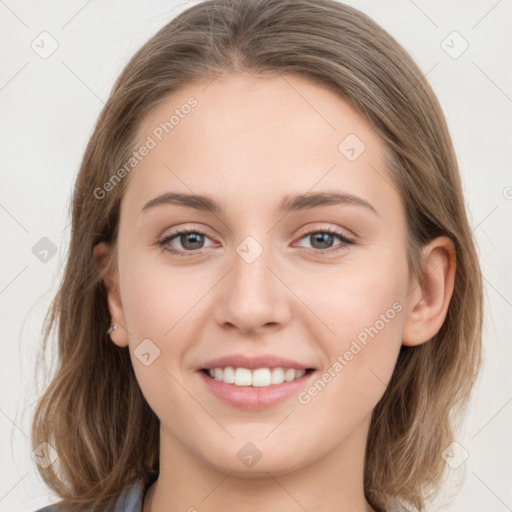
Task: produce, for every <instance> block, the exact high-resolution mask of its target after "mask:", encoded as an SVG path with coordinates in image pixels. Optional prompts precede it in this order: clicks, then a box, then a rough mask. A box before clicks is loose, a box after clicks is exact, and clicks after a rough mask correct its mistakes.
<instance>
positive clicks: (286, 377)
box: [208, 366, 306, 387]
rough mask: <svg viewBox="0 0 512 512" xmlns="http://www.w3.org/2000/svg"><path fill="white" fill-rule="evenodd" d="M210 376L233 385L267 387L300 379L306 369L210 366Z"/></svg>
mask: <svg viewBox="0 0 512 512" xmlns="http://www.w3.org/2000/svg"><path fill="white" fill-rule="evenodd" d="M208 373H209V375H210V377H212V378H213V379H215V380H218V381H222V382H225V383H226V384H234V385H235V386H255V387H267V386H271V385H273V384H282V383H283V382H291V381H292V380H296V379H300V377H302V376H303V375H304V374H305V373H306V370H295V369H293V368H287V369H286V370H285V369H283V368H258V369H257V370H249V369H247V368H233V367H232V366H227V367H226V368H212V369H210V370H208Z"/></svg>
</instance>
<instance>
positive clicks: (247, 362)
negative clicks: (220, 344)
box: [200, 354, 312, 370]
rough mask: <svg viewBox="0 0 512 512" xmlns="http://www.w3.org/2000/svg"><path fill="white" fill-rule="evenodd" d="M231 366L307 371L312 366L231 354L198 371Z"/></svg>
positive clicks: (289, 360)
mask: <svg viewBox="0 0 512 512" xmlns="http://www.w3.org/2000/svg"><path fill="white" fill-rule="evenodd" d="M227 366H232V367H233V368H247V369H253V370H254V369H257V368H295V369H296V370H307V369H309V368H312V366H308V365H304V364H301V363H299V362H297V361H294V360H293V359H288V358H286V357H280V356H277V355H273V354H261V355H256V356H248V355H246V354H232V355H228V356H223V357H218V358H216V359H211V360H209V361H206V362H205V363H203V364H202V366H201V367H200V370H210V369H212V368H225V367H227Z"/></svg>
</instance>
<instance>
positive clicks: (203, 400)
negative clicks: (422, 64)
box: [109, 74, 411, 475]
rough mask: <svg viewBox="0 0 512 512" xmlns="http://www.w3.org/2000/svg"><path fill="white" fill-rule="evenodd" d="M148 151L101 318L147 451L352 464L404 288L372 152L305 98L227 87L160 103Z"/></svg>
mask: <svg viewBox="0 0 512 512" xmlns="http://www.w3.org/2000/svg"><path fill="white" fill-rule="evenodd" d="M191 97H193V98H194V100H189V98H191ZM186 105H189V107H186ZM176 110H177V112H176ZM173 114H175V115H174V118H173V119H172V120H171V121H170V123H171V124H169V119H170V116H172V115H173ZM166 122H167V123H168V124H167V125H165V123H166ZM148 137H149V138H148ZM144 144H146V146H147V148H149V149H148V150H147V151H144V150H143V151H141V152H140V154H142V153H145V155H144V156H141V159H140V162H138V163H137V165H136V166H135V167H134V168H133V170H132V171H131V172H130V174H129V176H128V177H127V178H125V179H127V180H128V182H127V184H126V185H127V188H126V191H125V194H124V196H123V200H122V203H121V217H120V227H119V237H118V266H117V270H118V272H117V275H116V279H117V283H118V292H119V293H118V296H116V294H115V293H110V294H109V306H110V309H111V313H112V316H113V318H114V321H115V322H117V323H119V324H120V325H121V326H122V329H121V330H120V331H119V332H120V334H119V335H118V337H117V338H116V339H115V342H116V343H117V344H119V345H126V344H128V345H129V347H130V353H131V356H132V362H133V366H134V369H135V373H136V376H137V379H138V381H139V383H140V387H141V389H142V392H143V394H144V396H145V397H146V399H147V401H148V403H149V405H150V406H151V408H152V409H153V411H154V412H155V413H156V415H157V416H158V418H159V419H160V421H161V428H162V431H161V435H162V440H161V442H162V443H166V444H167V446H173V445H175V446H178V445H179V446H181V447H182V448H183V450H184V452H186V453H189V454H190V455H191V456H193V457H195V458H196V460H198V461H201V462H203V463H204V464H207V465H209V466H211V467H214V468H218V469H221V470H223V471H232V472H234V473H236V474H251V475H256V474H264V473H265V472H266V471H269V472H271V473H273V474H279V473H286V472H289V471H291V470H292V469H297V468H301V467H306V466H307V465H309V464H311V463H313V462H315V461H318V460H320V459H322V458H326V457H327V456H328V455H329V454H332V453H333V452H336V451H338V453H341V452H340V450H343V453H345V454H350V446H351V445H353V444H354V439H356V438H357V439H359V440H360V443H359V444H360V445H361V442H362V441H361V440H364V439H365V438H366V435H367V430H368V424H369V419H370V417H371V413H372V410H373V408H374V407H375V405H376V404H377V402H378V401H379V399H380V398H381V396H382V395H383V393H384V391H385V389H386V385H387V383H388V381H389V379H390V377H391V375H392V372H393V369H394V366H395V363H396V360H397V356H398V352H399V349H400V346H401V344H402V332H403V328H404V323H405V321H406V315H407V313H406V310H407V301H408V294H409V292H410V289H411V282H410V275H409V271H408V266H407V259H406V246H405V239H406V227H405V216H404V210H403V206H402V202H401V199H400V197H399V195H398V193H397V192H396V190H395V189H394V187H393V186H392V181H391V178H390V177H389V175H388V173H387V171H386V169H385V165H384V152H383V151H384V146H383V143H382V141H381V140H380V138H379V137H378V135H377V134H376V133H375V131H374V130H372V128H371V126H370V125H369V124H368V123H367V122H366V121H365V120H364V119H363V118H362V117H361V115H360V114H358V112H357V111H356V110H355V109H354V108H353V107H351V106H350V105H349V104H348V103H347V102H346V101H345V100H343V99H342V98H340V97H338V96H337V95H336V94H334V93H332V92H330V91H328V90H326V89H323V88H322V87H320V86H318V85H315V84H313V83H310V82H308V81H306V80H304V79H302V78H297V77H292V76H287V77H286V79H284V78H281V77H275V76H272V77H271V76H262V75H260V76H258V77H255V76H252V75H246V74H232V75H223V76H221V77H218V78H216V79H215V80H213V81H212V82H211V83H209V85H208V82H204V83H196V84H194V85H190V86H187V87H186V88H184V89H182V90H180V91H179V92H176V93H173V94H172V95H171V96H169V97H168V98H167V99H166V101H165V102H163V103H162V104H161V105H160V106H159V107H158V108H157V109H156V110H154V111H153V112H151V113H150V114H149V115H148V117H147V118H146V119H145V121H144V122H143V124H142V125H141V126H140V129H139V132H138V144H137V145H136V147H137V148H139V147H140V146H142V145H144ZM170 194H181V195H182V196H180V197H181V199H178V198H177V197H178V196H171V195H170ZM191 194H196V195H200V196H208V198H209V199H210V202H206V201H204V200H195V201H189V204H188V205H187V204H186V202H185V201H184V199H183V198H184V196H186V195H191ZM334 194H337V196H335V195H334ZM302 196H304V197H302ZM212 204H214V205H216V207H217V208H216V209H214V208H213V207H212ZM183 231H186V232H189V233H188V234H187V233H185V234H184V233H183ZM218 358H222V359H223V360H220V361H217V362H216V361H214V360H215V359H218ZM226 358H227V359H226ZM279 358H283V360H281V359H279ZM285 360H286V361H285ZM227 367H232V368H233V370H232V371H231V370H229V369H227V370H226V368H227ZM279 367H281V368H283V371H281V370H279V369H276V368H279ZM215 368H217V370H215ZM237 368H238V369H237ZM242 368H245V370H243V369H242ZM208 369H211V370H212V373H213V374H214V376H215V375H216V378H212V377H210V376H209V375H208V372H207V371H205V370H208ZM255 369H259V370H258V371H254V370H255ZM293 369H295V370H299V371H298V372H293ZM300 370H307V371H305V373H304V371H300ZM221 378H222V380H220V379H221ZM233 378H234V379H235V383H232V380H233ZM283 378H286V379H288V380H289V381H288V380H285V381H284V382H282V383H279V382H280V381H282V379H283ZM216 379H219V380H216ZM272 379H274V380H272ZM291 379H294V380H291ZM224 380H226V381H227V382H224ZM269 381H270V385H268V384H269ZM272 382H275V383H272ZM249 383H251V384H253V385H248V384H249ZM239 384H242V385H239ZM248 443H252V444H248ZM260 455H261V458H260V459H259V460H258V461H257V463H252V462H250V460H253V459H254V460H256V459H258V458H259V457H260ZM251 456H252V457H253V459H250V457H251ZM347 456H349V455H347Z"/></svg>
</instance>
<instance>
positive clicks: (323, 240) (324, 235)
mask: <svg viewBox="0 0 512 512" xmlns="http://www.w3.org/2000/svg"><path fill="white" fill-rule="evenodd" d="M332 238H333V235H332V234H330V233H316V234H314V235H313V239H314V240H315V242H316V241H319V242H320V245H322V244H324V245H325V246H322V247H316V249H328V248H329V247H331V245H332ZM326 239H327V241H326Z"/></svg>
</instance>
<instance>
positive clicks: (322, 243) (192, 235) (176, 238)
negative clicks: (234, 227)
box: [158, 228, 355, 256]
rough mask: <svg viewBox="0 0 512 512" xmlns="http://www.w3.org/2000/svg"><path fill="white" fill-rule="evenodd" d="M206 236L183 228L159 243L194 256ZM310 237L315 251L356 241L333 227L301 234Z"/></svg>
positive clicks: (165, 248) (333, 249)
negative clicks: (336, 243)
mask: <svg viewBox="0 0 512 512" xmlns="http://www.w3.org/2000/svg"><path fill="white" fill-rule="evenodd" d="M205 238H208V239H209V238H210V237H208V235H207V234H206V233H203V232H202V231H199V230H197V229H183V230H181V231H175V232H174V233H171V234H169V235H167V236H165V237H164V238H162V239H161V240H159V241H158V245H159V246H160V248H161V249H162V251H165V252H167V253H170V254H174V255H176V256H193V255H194V254H200V252H201V249H203V248H204V247H205V246H204V243H205ZM307 238H309V239H310V240H311V241H312V244H311V245H312V247H311V249H312V250H313V252H314V253H316V254H323V253H327V252H329V253H332V252H336V251H340V250H342V249H344V248H346V246H347V245H352V244H354V243H355V242H354V241H353V240H351V239H350V238H348V237H346V236H345V235H344V234H343V233H339V232H338V231H336V230H334V229H331V228H324V229H316V230H311V231H308V232H307V233H305V234H304V235H302V236H301V238H300V240H303V239H307ZM336 239H338V240H339V244H338V245H336V246H333V242H334V241H335V240H336ZM176 242H177V243H179V244H181V246H182V248H175V247H173V245H172V244H173V243H176Z"/></svg>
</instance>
